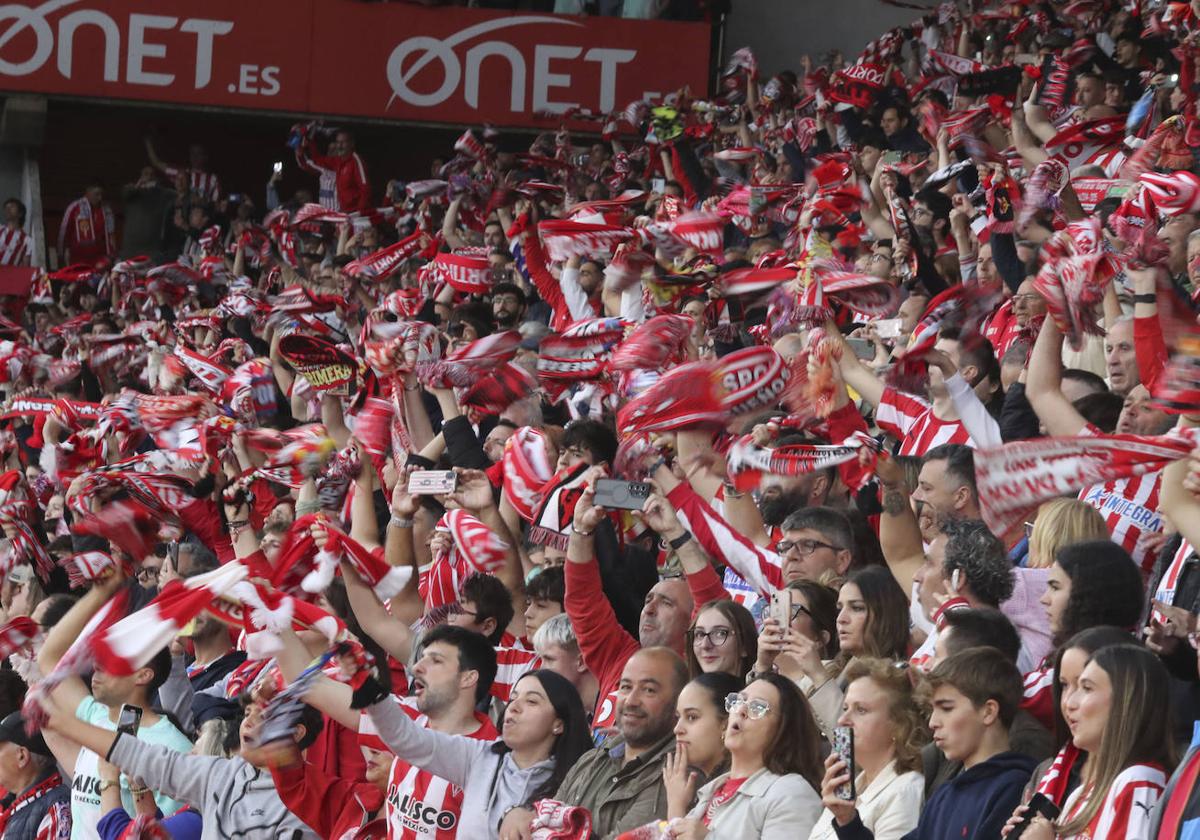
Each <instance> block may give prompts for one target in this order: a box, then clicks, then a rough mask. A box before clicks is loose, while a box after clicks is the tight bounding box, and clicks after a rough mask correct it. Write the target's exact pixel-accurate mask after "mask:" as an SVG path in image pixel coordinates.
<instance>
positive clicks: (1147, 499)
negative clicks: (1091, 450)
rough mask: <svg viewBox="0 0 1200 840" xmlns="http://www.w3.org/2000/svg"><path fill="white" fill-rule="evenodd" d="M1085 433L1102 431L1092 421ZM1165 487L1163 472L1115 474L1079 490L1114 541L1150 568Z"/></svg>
mask: <svg viewBox="0 0 1200 840" xmlns="http://www.w3.org/2000/svg"><path fill="white" fill-rule="evenodd" d="M1080 434H1081V435H1084V436H1089V437H1090V436H1093V435H1097V434H1101V432H1100V430H1099V429H1097V428H1096V427H1095V426H1092V425H1091V424H1088V425H1087V426H1085V427H1084V429H1083V431H1082V432H1080ZM1161 488H1162V472H1161V471H1159V472H1153V473H1147V474H1145V475H1136V476H1131V477H1129V478H1115V479H1113V480H1112V481H1108V482H1105V483H1104V484H1095V485H1093V486H1091V487H1088V488H1087V489H1085V490H1084V491H1082V492H1081V493H1080V494H1079V498H1080V499H1082V500H1083V501H1085V502H1087V503H1088V504H1089V505H1091V506H1092V507H1094V508H1095V509H1096V510H1098V511H1099V512H1100V515H1101V516H1103V517H1104V521H1105V523H1106V524H1107V525H1108V533H1109V534H1110V535H1111V536H1112V541H1113V542H1115V543H1116V544H1117V545H1119V546H1121V547H1122V548H1123V549H1125V550H1126V551H1128V552H1129V556H1130V557H1132V558H1133V560H1134V562H1135V563H1137V564H1138V566H1140V567H1141V569H1142V571H1144V572H1147V573H1148V572H1150V571H1151V570H1152V569H1153V568H1154V556H1155V552H1154V546H1153V542H1154V539H1155V538H1156V537H1157V536H1158V535H1159V534H1161V533H1162V529H1163V520H1162V516H1161V515H1160V514H1159V512H1158V494H1159V490H1160V489H1161Z"/></svg>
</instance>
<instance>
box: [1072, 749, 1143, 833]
mask: <svg viewBox="0 0 1200 840" xmlns="http://www.w3.org/2000/svg"><path fill="white" fill-rule="evenodd" d="M1166 784H1167V775H1166V773H1164V772H1163V770H1162V768H1161V767H1157V766H1155V765H1152V764H1135V765H1133V766H1132V767H1126V768H1125V769H1124V770H1122V771H1121V773H1120V775H1118V776H1117V778H1115V779H1113V783H1112V785H1111V786H1110V787H1109V789H1108V792H1107V793H1106V794H1105V796H1104V804H1103V805H1101V806H1100V810H1099V811H1097V812H1096V816H1095V817H1093V818H1092V821H1091V822H1089V823H1088V826H1087V828H1086V829H1084V830H1083V831H1082V832H1080V833H1079V834H1072V835H1069V836H1066V835H1062V836H1063V840H1084V838H1087V840H1125V838H1139V837H1149V836H1150V828H1151V825H1150V822H1151V821H1150V814H1151V813H1152V812H1153V811H1154V806H1155V805H1157V804H1158V800H1159V798H1160V797H1161V796H1162V792H1163V788H1165V787H1166ZM1089 798H1090V796H1089V792H1088V791H1087V790H1086V789H1085V788H1084V786H1080V787H1078V788H1076V789H1075V791H1074V792H1073V793H1072V794H1071V795H1070V796H1069V797H1068V798H1067V802H1066V806H1065V807H1064V808H1063V814H1064V816H1063V818H1062V819H1061V820H1060V822H1061V823H1066V822H1068V821H1069V820H1071V819H1073V818H1074V817H1075V815H1077V814H1079V813H1080V812H1082V811H1083V809H1084V807H1085V806H1086V805H1087V803H1088V799H1089Z"/></svg>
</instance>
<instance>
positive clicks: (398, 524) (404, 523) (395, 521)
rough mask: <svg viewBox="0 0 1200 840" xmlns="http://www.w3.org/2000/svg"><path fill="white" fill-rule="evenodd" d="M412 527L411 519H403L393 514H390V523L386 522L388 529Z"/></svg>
mask: <svg viewBox="0 0 1200 840" xmlns="http://www.w3.org/2000/svg"><path fill="white" fill-rule="evenodd" d="M412 526H413V521H412V520H411V519H404V518H403V517H400V516H396V515H395V514H392V519H391V521H390V522H388V527H390V528H411V527H412Z"/></svg>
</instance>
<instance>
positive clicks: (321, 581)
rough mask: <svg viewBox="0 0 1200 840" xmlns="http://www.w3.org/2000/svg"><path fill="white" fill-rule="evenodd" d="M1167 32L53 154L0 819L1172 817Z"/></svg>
mask: <svg viewBox="0 0 1200 840" xmlns="http://www.w3.org/2000/svg"><path fill="white" fill-rule="evenodd" d="M892 5H900V6H907V7H911V8H914V9H917V8H921V6H920V4H906V3H900V2H893V3H892ZM915 14H917V12H916V11H914V15H915ZM1198 36H1200V0H1192V2H1190V3H1186V2H1153V0H1120V2H1118V0H1071V2H1062V0H1044V1H1043V2H1032V1H1031V0H1009V2H1003V3H987V2H977V3H969V4H963V3H955V2H947V3H942V4H941V5H939V6H937V7H936V8H927V9H923V16H922V17H920V18H919V19H917V20H915V21H914V22H913V23H912V25H911V26H909V27H906V28H903V29H897V30H893V31H889V32H887V33H884V34H883V35H881V37H880V38H879V39H877V40H876V41H874V42H872V43H871V44H869V45H868V46H867V48H866V49H865V50H864V52H863V53H862V55H860V56H858V57H857V58H856V59H855V60H854V61H853V62H849V61H847V60H844V59H843V58H842V57H841V56H840V55H837V54H831V55H830V56H827V57H825V58H824V59H823V60H820V61H818V60H812V59H809V58H808V57H805V58H803V59H802V60H801V62H800V67H799V69H798V70H797V71H796V72H782V73H779V74H778V75H775V76H772V77H769V78H768V77H766V75H765V74H760V72H759V68H758V66H757V63H756V61H755V58H754V56H753V54H752V53H751V51H749V50H747V49H742V50H739V51H737V52H736V53H735V54H734V56H733V57H732V59H731V60H730V62H729V63H728V65H727V66H726V67H725V68H724V72H723V74H722V76H721V83H720V87H719V89H718V90H717V91H716V93H715V94H714V95H713V96H712V97H710V98H708V99H702V98H698V96H697V95H696V92H688V91H679V92H676V93H675V94H672V95H670V96H667V97H666V98H665V99H664V100H663V101H661V102H654V103H645V102H635V103H632V104H630V105H629V107H627V108H625V109H624V110H623V111H622V112H620V113H616V114H609V115H592V114H588V113H583V112H576V113H571V114H568V115H565V116H564V124H563V127H562V128H561V129H560V130H558V131H557V132H550V133H545V134H543V135H540V136H538V137H537V138H536V140H535V141H534V142H533V144H532V146H529V147H522V144H521V143H520V142H518V141H517V140H516V139H515V138H512V137H506V136H504V135H503V134H502V133H501V132H499V131H497V130H495V129H494V128H492V127H481V128H478V129H473V130H468V131H466V132H465V133H464V134H463V135H462V136H461V137H460V138H459V140H458V141H457V142H456V143H455V145H454V148H453V150H452V152H450V153H449V154H448V156H447V158H446V159H444V160H439V161H437V162H436V163H435V164H434V165H433V167H432V171H430V172H426V173H408V175H409V176H410V177H409V179H407V180H405V181H399V180H393V181H390V182H388V183H387V184H386V186H384V185H381V184H379V183H378V182H374V183H373V182H372V180H371V179H370V178H369V176H368V167H367V166H366V164H365V163H364V161H363V160H362V159H361V158H360V156H359V155H358V154H357V153H356V151H355V145H354V136H353V134H352V132H350V131H349V130H345V129H340V128H328V127H326V126H324V125H322V124H320V123H306V124H298V125H296V126H295V127H294V128H293V130H292V132H291V134H290V136H289V137H288V138H287V139H286V142H287V147H290V150H291V154H292V155H294V160H295V165H297V166H299V167H300V168H301V169H303V170H304V171H306V172H308V173H311V174H312V176H314V178H313V181H312V187H313V189H311V190H304V191H299V192H296V193H295V194H294V195H292V196H291V197H290V198H284V197H282V196H280V195H279V189H278V187H279V184H280V183H281V179H282V167H281V166H279V165H277V166H276V167H275V172H274V175H273V176H272V178H271V180H270V183H269V184H268V185H267V188H266V194H265V196H264V200H263V202H262V204H261V205H259V204H258V203H257V202H256V201H255V200H254V199H252V198H251V197H250V193H249V192H242V193H230V192H228V191H227V190H226V189H225V188H224V187H223V185H222V182H221V180H220V179H219V173H216V172H213V171H210V168H209V167H208V164H207V161H206V157H205V152H204V150H203V149H201V148H199V147H193V148H192V149H191V150H190V153H189V157H188V163H187V165H182V164H171V163H166V162H164V161H163V160H162V159H160V158H159V155H158V152H159V149H156V148H155V146H154V144H152V143H150V142H147V148H146V151H147V161H148V162H147V165H146V167H145V168H144V169H143V171H142V172H141V173H140V175H139V177H138V179H137V180H136V182H134V183H132V184H130V185H128V186H127V187H126V188H125V190H124V192H123V195H122V199H123V212H122V215H121V217H120V218H119V219H118V216H117V215H116V214H115V213H114V211H113V209H112V208H111V206H110V205H109V204H108V203H106V202H105V199H104V188H103V185H102V183H101V182H100V181H99V180H97V181H95V182H93V183H89V184H84V185H81V186H82V187H83V188H84V192H83V194H82V195H81V197H80V198H79V199H78V200H77V201H75V202H74V203H72V204H71V205H70V206H69V207H68V208H67V209H66V211H65V212H64V214H63V218H62V224H61V227H60V230H59V234H58V241H57V248H56V251H57V256H58V262H57V266H58V267H57V268H55V269H54V270H52V271H49V272H48V273H44V274H43V275H41V276H40V277H39V279H38V280H37V281H36V282H35V284H34V287H33V289H32V290H31V293H30V295H29V296H28V297H27V298H25V297H11V296H10V297H5V298H3V299H0V305H2V307H3V312H4V314H3V316H0V338H2V340H0V357H2V360H3V364H2V365H0V381H2V387H3V390H4V396H5V399H4V403H3V406H2V413H0V420H2V421H3V422H2V430H0V452H2V453H3V457H4V459H5V469H6V472H4V473H3V474H2V475H0V527H2V528H3V531H4V541H3V543H2V544H0V549H2V555H0V556H2V558H3V563H2V566H3V569H4V572H5V574H4V580H3V585H2V588H0V625H2V626H0V654H2V655H3V657H4V667H3V668H2V669H0V787H2V788H3V789H4V791H5V792H6V793H7V796H6V798H5V799H4V800H3V803H2V804H3V811H2V813H0V838H4V840H13V839H14V838H21V839H22V840H24V838H30V839H31V840H43V839H44V838H60V837H61V838H65V837H68V836H69V837H71V838H74V839H75V840H84V839H85V838H86V840H95V839H96V838H105V840H117V839H118V838H213V840H216V838H324V839H325V840H349V838H385V837H386V838H392V840H401V839H402V840H417V838H429V840H449V838H455V837H457V838H460V840H476V838H500V840H518V839H519V838H520V839H522V840H523V839H524V838H538V839H539V840H549V838H558V839H559V840H567V839H568V838H569V839H570V840H587V839H588V838H591V837H597V838H614V837H620V838H626V840H642V839H643V838H645V840H654V839H655V838H677V839H678V840H701V838H706V837H707V838H712V840H726V839H727V838H769V839H770V840H777V838H789V840H791V839H792V838H806V837H808V838H814V840H815V839H816V838H820V839H821V840H829V839H830V838H841V840H862V839H863V838H872V837H873V838H876V840H883V838H901V837H903V838H921V840H926V839H927V840H942V838H948V837H956V838H957V837H961V838H978V840H986V839H987V838H996V837H1008V838H1016V837H1022V838H1026V840H1046V839H1047V838H1090V840H1105V838H1111V840H1117V838H1130V840H1139V839H1142V838H1172V839H1173V838H1191V837H1197V836H1200V785H1198V784H1197V781H1198V777H1200V728H1197V729H1196V734H1195V735H1193V732H1192V723H1193V722H1194V721H1196V720H1197V719H1200V670H1198V659H1200V653H1198V650H1200V628H1198V627H1197V613H1198V612H1200V556H1198V555H1197V552H1196V550H1195V549H1194V548H1193V546H1197V545H1200V448H1198V445H1200V432H1197V427H1198V426H1200V328H1198V327H1197V312H1198V311H1200V176H1198V175H1197V172H1198V171H1200V165H1198V164H1200V160H1198V158H1197V155H1200V121H1198V118H1197V113H1196V102H1197V87H1198V86H1197V81H1198V77H1197V70H1198V67H1197V64H1198V62H1197V57H1198V56H1200V37H1198ZM568 124H569V125H570V126H571V127H572V128H573V129H574V131H573V132H572V131H568V129H567V127H566V126H567V125H568ZM581 129H588V130H581ZM589 130H590V131H589ZM584 137H588V138H589V139H588V140H587V141H584V140H583V139H582V138H584ZM283 142H284V138H281V148H287V147H284V146H283ZM288 166H289V167H290V166H291V164H290V158H289V163H288ZM4 216H5V226H4V228H3V231H2V232H0V263H3V264H6V265H22V264H27V263H28V261H29V259H30V256H31V253H30V252H31V245H30V241H29V238H28V237H27V236H26V235H25V233H24V231H23V226H24V223H25V221H26V220H25V208H24V207H23V206H22V205H21V203H20V202H19V201H16V200H10V201H8V202H7V203H6V204H5V205H4ZM118 221H120V225H118ZM118 227H119V228H120V229H119V230H118ZM118 233H119V234H120V235H121V244H120V247H118Z"/></svg>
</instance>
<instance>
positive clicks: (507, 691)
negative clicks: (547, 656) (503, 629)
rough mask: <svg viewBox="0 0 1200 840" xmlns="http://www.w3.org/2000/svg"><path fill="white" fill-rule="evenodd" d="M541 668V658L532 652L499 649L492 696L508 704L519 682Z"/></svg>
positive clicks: (519, 649) (509, 648)
mask: <svg viewBox="0 0 1200 840" xmlns="http://www.w3.org/2000/svg"><path fill="white" fill-rule="evenodd" d="M540 667H542V660H541V657H539V656H538V655H537V654H536V653H534V652H533V651H531V650H526V649H524V648H522V647H519V646H518V647H497V648H496V679H494V680H492V696H493V697H495V698H496V699H497V700H499V701H500V702H501V703H507V702H508V698H509V697H510V696H511V695H512V689H513V686H514V685H516V684H517V680H519V679H521V677H523V676H525V675H526V674H528V673H529V672H530V671H533V670H535V669H537V668H540Z"/></svg>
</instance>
